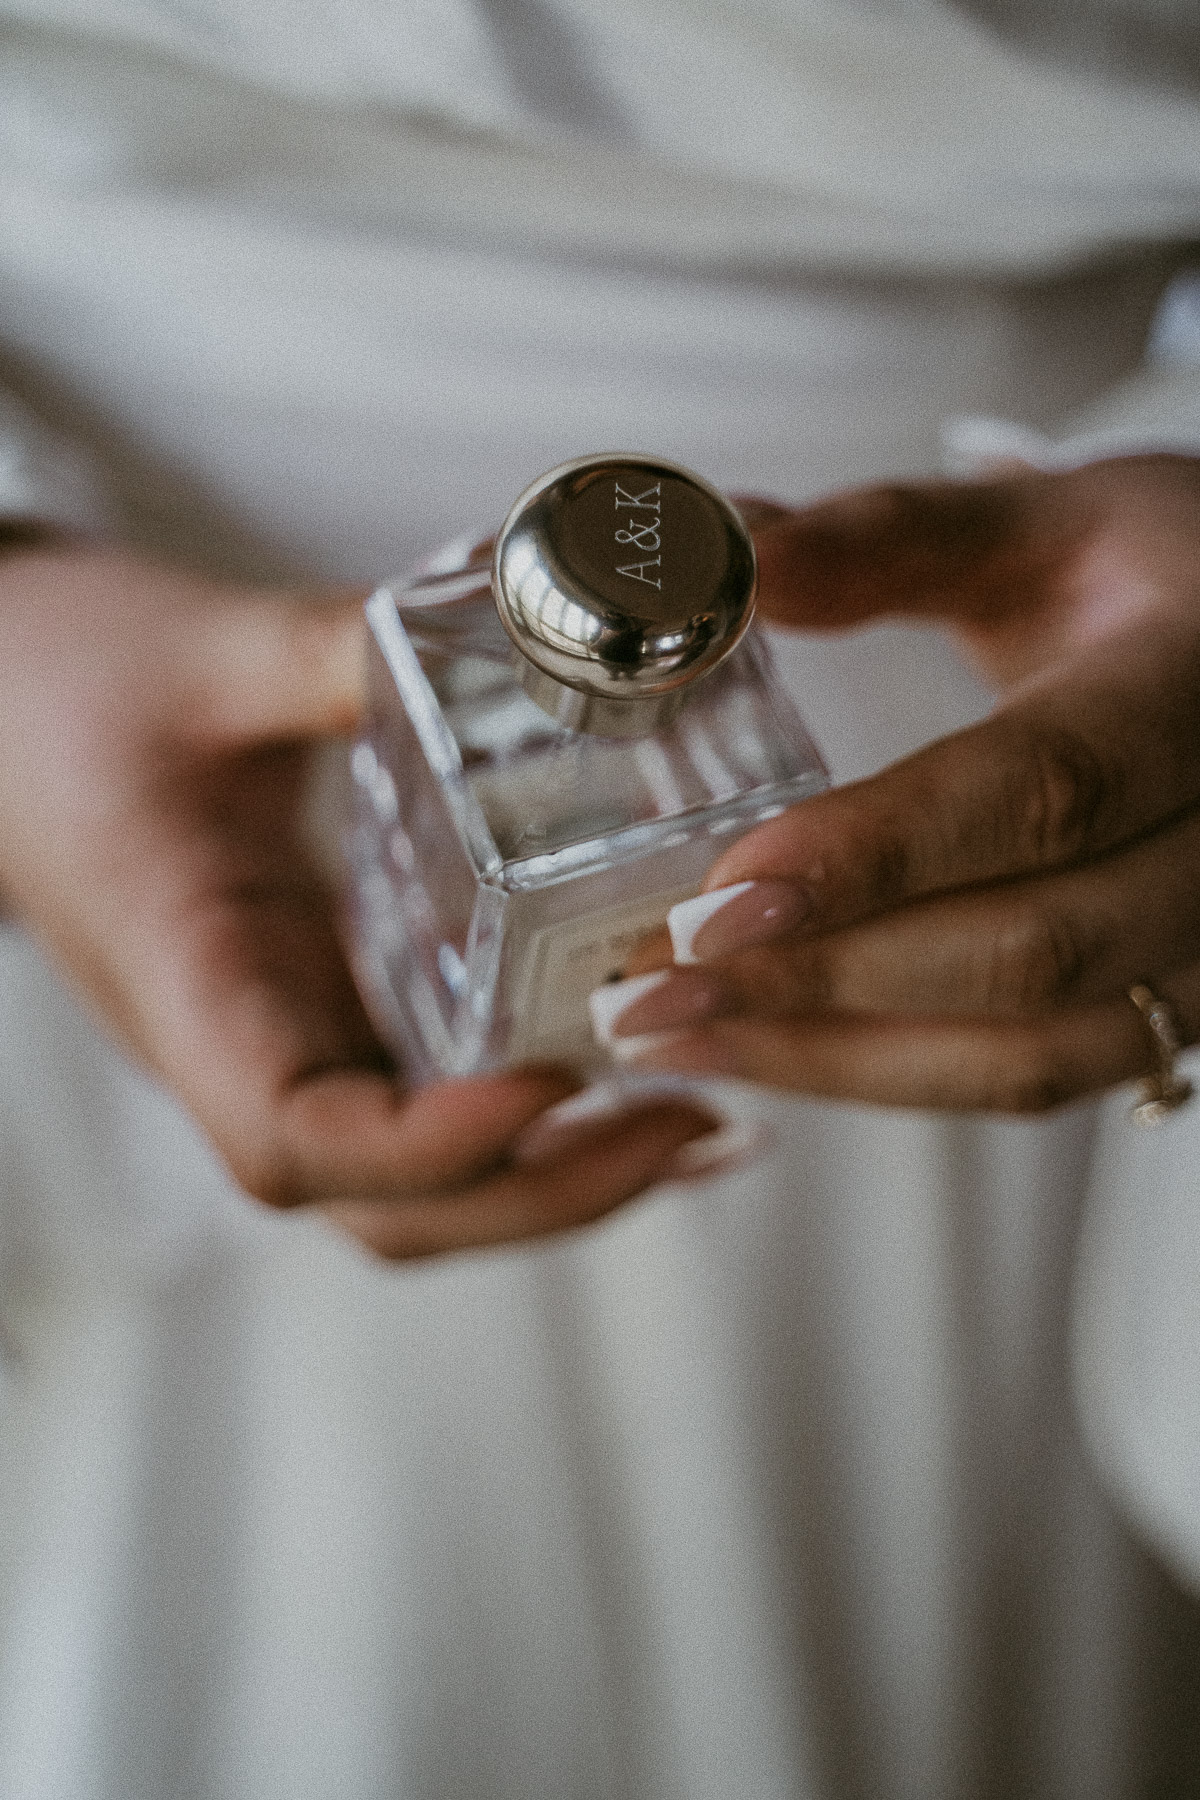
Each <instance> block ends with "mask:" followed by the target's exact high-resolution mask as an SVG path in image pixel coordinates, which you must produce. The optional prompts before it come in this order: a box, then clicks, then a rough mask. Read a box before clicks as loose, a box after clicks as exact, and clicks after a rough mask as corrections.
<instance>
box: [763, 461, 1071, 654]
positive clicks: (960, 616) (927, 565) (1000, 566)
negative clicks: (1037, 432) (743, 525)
mask: <svg viewBox="0 0 1200 1800" xmlns="http://www.w3.org/2000/svg"><path fill="white" fill-rule="evenodd" d="M1051 480H1053V477H1047V476H1044V475H1041V474H1037V473H1029V472H1022V473H1020V474H1011V475H1006V476H1003V477H998V478H993V479H991V480H987V481H948V480H947V481H924V482H905V483H891V484H889V485H887V486H881V487H867V488H856V489H853V490H851V491H849V492H846V493H843V494H838V495H835V496H833V497H832V498H831V499H828V500H822V501H819V502H817V504H815V505H813V506H807V507H803V508H801V509H800V510H798V511H795V512H791V513H788V514H786V515H784V516H782V517H779V516H776V517H775V518H774V519H767V520H764V521H763V522H762V523H761V524H757V523H756V528H755V547H756V549H757V552H758V567H759V606H760V608H761V611H762V614H763V616H764V617H765V618H767V619H769V620H771V621H772V622H774V623H775V624H778V625H790V626H794V627H799V628H803V629H805V630H809V631H836V630H843V629H845V628H847V627H848V626H852V625H858V624H861V623H862V622H863V621H865V620H867V619H875V618H882V617H910V618H945V619H954V620H958V621H969V620H972V619H978V618H984V617H986V618H989V619H993V620H994V619H995V618H996V616H997V609H998V608H1004V609H1007V610H1013V609H1014V608H1016V607H1020V606H1023V605H1024V604H1027V603H1028V602H1029V601H1030V600H1032V599H1034V598H1035V597H1036V596H1037V595H1038V594H1040V593H1042V592H1044V589H1045V581H1046V577H1047V575H1048V574H1049V573H1050V571H1051V569H1052V568H1053V567H1054V566H1056V565H1057V560H1058V558H1059V557H1060V556H1061V554H1062V548H1063V533H1062V530H1061V526H1059V527H1057V528H1055V527H1053V526H1050V525H1048V521H1049V520H1050V519H1051V517H1052V513H1051V510H1050V509H1048V508H1047V507H1046V505H1045V503H1044V494H1043V492H1042V490H1043V488H1044V487H1045V484H1046V483H1047V481H1051Z"/></svg>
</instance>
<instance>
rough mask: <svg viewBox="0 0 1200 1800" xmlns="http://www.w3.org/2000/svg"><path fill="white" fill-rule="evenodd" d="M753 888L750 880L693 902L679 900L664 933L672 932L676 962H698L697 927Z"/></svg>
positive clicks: (672, 945)
mask: <svg viewBox="0 0 1200 1800" xmlns="http://www.w3.org/2000/svg"><path fill="white" fill-rule="evenodd" d="M753 886H754V883H753V882H752V881H735V882H734V883H733V884H732V886H731V887H723V888H716V889H714V891H713V892H712V893H711V894H697V895H696V896H695V898H694V899H692V900H680V901H679V902H678V903H677V904H676V905H675V906H673V907H672V908H671V910H670V912H669V913H668V914H667V930H668V931H669V932H670V933H671V948H672V950H673V951H674V952H675V961H676V962H677V963H698V962H699V961H700V958H699V957H698V956H697V955H696V954H695V952H694V950H693V945H694V944H695V942H696V936H697V933H698V932H699V930H700V927H701V926H702V925H705V924H707V923H708V921H709V919H711V918H712V916H713V914H714V913H715V912H720V910H721V908H722V907H723V906H728V904H729V902H730V901H731V900H736V899H737V897H738V895H739V894H748V893H749V892H750V889H751V888H752V887H753Z"/></svg>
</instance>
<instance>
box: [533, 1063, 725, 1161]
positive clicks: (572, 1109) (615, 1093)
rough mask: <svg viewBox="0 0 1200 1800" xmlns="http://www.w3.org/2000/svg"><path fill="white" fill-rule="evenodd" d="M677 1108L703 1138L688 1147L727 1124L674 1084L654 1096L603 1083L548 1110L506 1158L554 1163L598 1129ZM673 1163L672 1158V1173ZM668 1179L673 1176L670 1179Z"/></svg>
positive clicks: (644, 1089) (648, 1090)
mask: <svg viewBox="0 0 1200 1800" xmlns="http://www.w3.org/2000/svg"><path fill="white" fill-rule="evenodd" d="M623 1079H628V1078H627V1077H625V1078H623ZM681 1104H682V1105H683V1106H685V1107H686V1108H687V1110H688V1111H689V1112H690V1113H691V1114H693V1115H694V1118H695V1128H696V1130H697V1131H698V1132H699V1133H700V1134H701V1136H700V1137H698V1138H696V1139H695V1140H691V1139H689V1142H692V1141H695V1142H702V1141H704V1139H706V1138H709V1137H718V1136H720V1135H721V1134H722V1131H723V1130H724V1129H725V1127H726V1125H727V1124H728V1121H727V1119H726V1118H725V1116H724V1115H723V1114H722V1113H720V1112H719V1111H717V1110H716V1109H715V1108H714V1107H713V1106H712V1104H711V1102H710V1101H709V1100H708V1099H707V1097H704V1098H703V1099H702V1098H701V1097H700V1096H699V1095H696V1094H692V1093H682V1092H681V1091H680V1084H679V1083H678V1082H676V1083H673V1084H672V1086H671V1088H670V1089H663V1090H662V1091H656V1089H655V1086H654V1085H652V1084H649V1083H643V1084H642V1085H641V1087H640V1088H632V1089H631V1088H612V1087H606V1086H604V1085H603V1084H601V1085H600V1086H597V1087H595V1088H589V1089H587V1090H586V1091H585V1092H584V1093H583V1094H579V1095H575V1096H573V1097H572V1098H571V1099H570V1100H567V1101H564V1102H563V1103H562V1104H561V1105H559V1106H553V1107H550V1108H548V1109H547V1111H546V1112H544V1113H542V1114H541V1115H540V1117H539V1118H537V1119H535V1120H534V1121H533V1123H532V1125H529V1126H527V1127H526V1129H525V1130H524V1131H523V1132H522V1133H521V1135H520V1137H519V1138H518V1139H517V1140H516V1142H515V1143H514V1144H513V1146H512V1148H511V1150H510V1152H509V1158H510V1160H511V1161H512V1162H513V1163H515V1164H516V1165H517V1166H518V1168H522V1169H528V1168H536V1167H537V1166H538V1165H539V1164H542V1163H550V1162H557V1161H559V1160H560V1159H561V1158H562V1157H563V1156H564V1155H566V1153H567V1152H568V1151H569V1150H571V1149H572V1147H573V1146H575V1145H577V1144H591V1143H592V1142H593V1141H594V1139H595V1135H596V1132H597V1129H598V1128H601V1127H604V1126H613V1125H616V1124H618V1122H619V1123H620V1124H621V1125H623V1126H625V1127H629V1126H633V1125H635V1124H636V1123H637V1122H638V1121H639V1120H641V1119H645V1118H647V1117H649V1116H652V1115H654V1114H655V1113H661V1111H662V1109H663V1108H664V1107H668V1108H670V1109H671V1110H672V1111H675V1110H677V1109H678V1108H679V1106H680V1105H681ZM686 1148H687V1146H686V1145H683V1146H682V1147H681V1150H680V1151H677V1152H676V1158H677V1157H678V1156H679V1155H680V1154H681V1153H682V1150H683V1149H686ZM674 1164H675V1159H674V1158H673V1159H672V1165H671V1166H672V1168H674ZM672 1179H675V1177H674V1176H672Z"/></svg>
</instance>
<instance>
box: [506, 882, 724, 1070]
mask: <svg viewBox="0 0 1200 1800" xmlns="http://www.w3.org/2000/svg"><path fill="white" fill-rule="evenodd" d="M695 891H696V889H695V886H694V885H691V886H688V887H682V888H673V889H671V890H670V891H669V892H667V893H661V894H653V895H645V894H642V895H639V896H638V898H637V899H636V900H626V901H623V902H622V903H621V904H620V905H618V906H608V907H605V908H604V909H603V910H602V911H600V912H593V913H588V914H587V915H586V916H585V917H583V918H578V919H563V920H560V921H559V923H558V924H555V925H544V926H542V928H541V929H540V930H539V931H535V932H533V934H532V935H531V937H530V940H529V947H528V951H527V953H526V960H525V978H524V981H523V982H522V983H521V984H520V987H519V990H518V998H517V1005H516V1007H515V1008H514V1014H515V1018H514V1026H513V1035H512V1042H511V1046H510V1049H509V1060H510V1061H512V1062H527V1061H530V1060H531V1059H534V1058H542V1057H545V1058H549V1059H552V1060H553V1059H567V1060H569V1061H572V1062H578V1061H580V1060H581V1059H582V1060H588V1061H594V1060H595V1058H596V1054H597V1052H596V1044H595V1041H594V1039H593V1037H592V1027H591V1021H590V1019H589V1017H588V1004H587V1003H588V995H589V994H590V993H591V992H592V990H593V988H598V987H603V985H604V983H605V982H606V981H619V980H620V979H621V975H622V974H623V972H624V968H625V964H626V962H627V961H628V959H629V957H630V956H631V955H632V953H633V951H634V949H635V947H636V946H637V945H638V944H639V943H640V942H641V940H642V939H643V938H644V937H645V936H646V935H647V933H648V932H651V931H653V930H654V929H655V927H656V926H659V925H663V924H665V922H666V917H667V914H668V912H669V911H670V910H671V908H672V907H673V906H674V905H675V902H676V901H677V900H686V899H687V898H689V896H690V895H692V894H694V893H695Z"/></svg>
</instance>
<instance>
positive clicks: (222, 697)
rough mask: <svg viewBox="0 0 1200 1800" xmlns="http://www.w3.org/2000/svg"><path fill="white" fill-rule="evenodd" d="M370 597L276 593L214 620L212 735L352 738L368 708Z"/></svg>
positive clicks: (208, 683)
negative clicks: (365, 701)
mask: <svg viewBox="0 0 1200 1800" xmlns="http://www.w3.org/2000/svg"><path fill="white" fill-rule="evenodd" d="M363 599H364V595H363V593H362V592H361V591H356V592H353V593H347V592H345V590H340V591H337V592H335V593H332V594H327V595H324V596H316V597H313V596H309V595H304V596H301V595H295V594H289V593H279V592H271V593H266V594H255V595H254V596H252V597H251V598H249V599H242V598H240V597H239V599H238V600H237V601H236V602H234V603H233V604H230V605H228V606H222V607H219V608H217V609H215V610H214V611H212V612H209V613H207V614H206V616H205V618H204V621H203V624H202V630H203V632H204V636H205V642H204V645H203V652H202V655H201V657H200V667H201V668H202V669H203V672H204V673H203V692H202V694H201V695H200V696H199V712H200V720H199V727H200V730H201V732H202V734H203V735H204V736H206V737H211V738H215V739H216V740H217V741H219V742H225V743H240V742H253V741H264V740H270V739H272V738H300V737H332V736H337V735H341V734H344V733H346V732H349V731H351V730H352V729H353V728H354V726H355V725H356V724H357V722H358V719H359V717H360V715H361V712H362V706H363V694H364V677H365V666H366V624H365V620H364V617H363Z"/></svg>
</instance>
